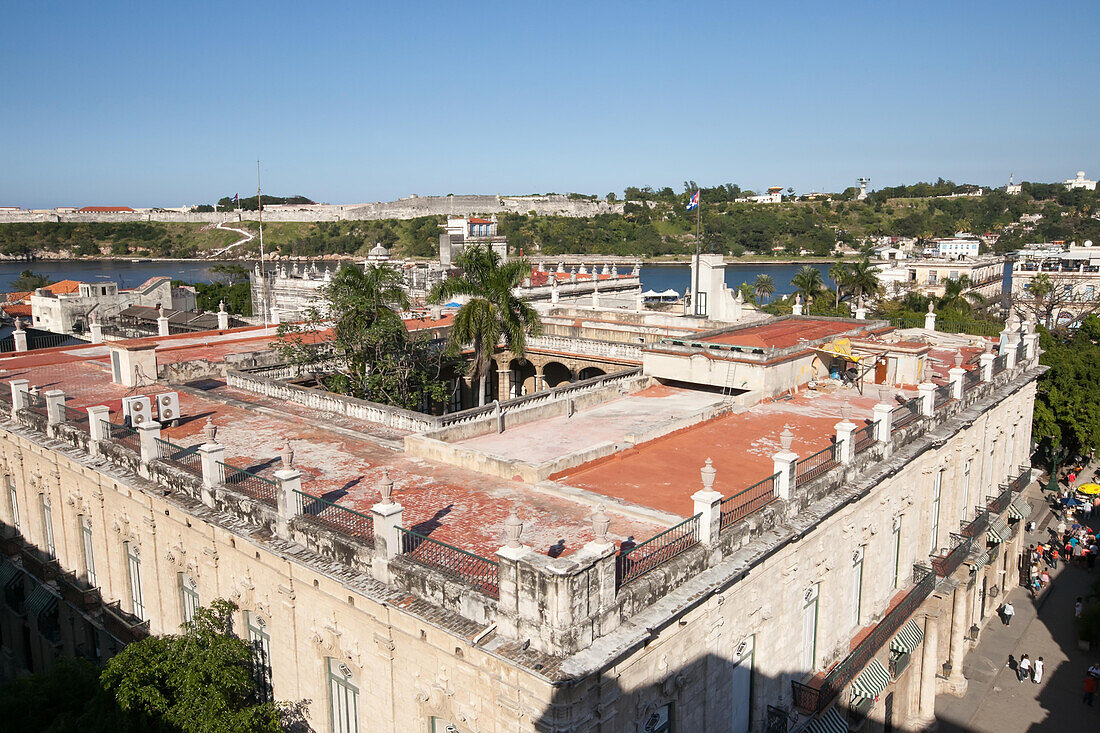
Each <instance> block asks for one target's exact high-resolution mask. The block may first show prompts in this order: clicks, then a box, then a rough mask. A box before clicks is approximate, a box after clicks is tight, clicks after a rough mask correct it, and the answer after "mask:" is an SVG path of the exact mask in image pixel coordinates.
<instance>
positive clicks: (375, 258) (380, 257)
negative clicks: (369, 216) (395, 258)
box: [367, 242, 390, 262]
mask: <svg viewBox="0 0 1100 733" xmlns="http://www.w3.org/2000/svg"><path fill="white" fill-rule="evenodd" d="M389 261H390V251H389V250H388V249H386V248H385V247H383V246H382V245H381V243H379V242H376V243H375V245H374V246H373V247H371V250H370V252H369V253H368V254H367V262H389Z"/></svg>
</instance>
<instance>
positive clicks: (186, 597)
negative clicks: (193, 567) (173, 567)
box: [179, 573, 199, 623]
mask: <svg viewBox="0 0 1100 733" xmlns="http://www.w3.org/2000/svg"><path fill="white" fill-rule="evenodd" d="M179 581H180V601H181V602H182V604H183V622H184V623H187V622H189V621H191V619H193V618H195V611H197V610H199V584H198V582H196V581H195V579H194V578H192V577H191V576H190V575H184V574H183V573H180V574H179Z"/></svg>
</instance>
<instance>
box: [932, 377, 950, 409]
mask: <svg viewBox="0 0 1100 733" xmlns="http://www.w3.org/2000/svg"><path fill="white" fill-rule="evenodd" d="M954 389H955V385H953V384H952V383H951V382H948V383H947V384H941V385H940V386H939V387H936V394H935V400H934V401H933V402H932V405H933V407H934V408H935V409H937V410H938V409H940V408H941V407H943V406H944V405H946V404H947V403H948V402H950V401H951V400H952V399H954V397H953V396H952V393H953V392H954Z"/></svg>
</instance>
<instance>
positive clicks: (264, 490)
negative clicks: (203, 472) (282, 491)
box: [218, 461, 278, 506]
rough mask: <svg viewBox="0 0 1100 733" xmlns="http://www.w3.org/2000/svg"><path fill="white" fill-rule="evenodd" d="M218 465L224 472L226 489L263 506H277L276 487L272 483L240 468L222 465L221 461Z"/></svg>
mask: <svg viewBox="0 0 1100 733" xmlns="http://www.w3.org/2000/svg"><path fill="white" fill-rule="evenodd" d="M218 463H219V464H220V465H221V467H222V469H223V470H224V472H225V485H226V486H227V487H229V488H231V489H234V490H235V491H239V492H241V493H242V494H246V495H248V496H251V497H252V498H253V499H256V500H258V501H262V502H264V503H265V504H270V505H271V506H276V505H277V503H278V500H277V499H276V498H275V497H276V491H277V490H278V485H277V484H276V483H275V482H274V481H272V480H271V479H269V478H264V477H263V476H258V475H256V474H254V473H252V472H250V471H245V470H244V469H242V468H237V467H236V466H230V465H229V464H228V463H222V462H221V461H218Z"/></svg>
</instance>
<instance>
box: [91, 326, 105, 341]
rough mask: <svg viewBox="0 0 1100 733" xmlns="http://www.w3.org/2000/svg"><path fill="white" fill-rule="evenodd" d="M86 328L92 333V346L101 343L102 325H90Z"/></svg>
mask: <svg viewBox="0 0 1100 733" xmlns="http://www.w3.org/2000/svg"><path fill="white" fill-rule="evenodd" d="M88 328H89V330H90V331H91V332H92V343H93V344H101V343H103V324H100V323H92V324H90V325H89V326H88Z"/></svg>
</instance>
